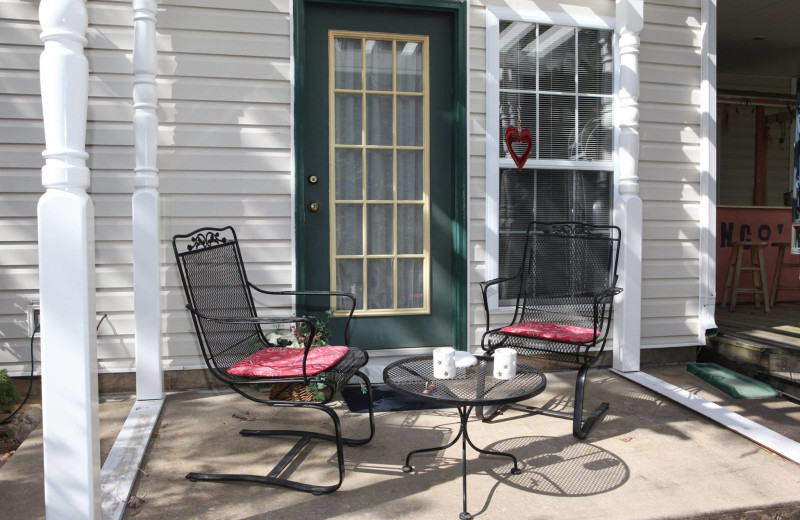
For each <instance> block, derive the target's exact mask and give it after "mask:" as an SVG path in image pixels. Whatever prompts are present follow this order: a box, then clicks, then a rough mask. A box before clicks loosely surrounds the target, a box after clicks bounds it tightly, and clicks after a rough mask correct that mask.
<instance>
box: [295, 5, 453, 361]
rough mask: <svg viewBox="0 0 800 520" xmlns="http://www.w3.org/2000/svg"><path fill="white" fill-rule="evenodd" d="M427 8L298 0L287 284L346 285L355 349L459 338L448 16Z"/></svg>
mask: <svg viewBox="0 0 800 520" xmlns="http://www.w3.org/2000/svg"><path fill="white" fill-rule="evenodd" d="M436 3H437V4H440V5H441V4H442V2H436ZM427 4H428V3H427V2H424V1H423V2H405V3H398V2H386V3H381V2H327V1H325V2H304V3H302V5H299V6H298V7H299V9H301V10H302V12H301V14H300V16H301V18H302V25H300V24H298V25H299V27H298V34H297V43H298V45H297V48H298V49H297V66H298V69H297V71H298V75H297V79H298V89H297V107H298V112H297V116H298V121H302V124H300V125H298V132H297V140H298V147H297V150H298V185H297V190H298V191H297V194H298V196H297V201H298V208H297V215H298V224H299V225H298V238H297V243H298V253H299V254H298V259H299V261H298V282H299V283H298V286H300V287H305V288H307V289H331V290H337V291H346V292H352V293H354V294H355V295H356V298H357V307H356V316H357V319H356V320H354V322H353V323H352V324H351V333H352V336H351V341H350V343H351V345H353V346H359V347H362V348H367V349H378V348H402V347H415V346H442V345H455V346H456V347H458V348H464V345H463V344H462V343H463V331H461V330H460V327H461V326H462V325H463V323H464V318H465V316H464V314H465V307H464V303H465V302H464V301H462V300H463V298H461V295H463V294H464V290H463V288H465V285H466V281H465V280H464V273H465V265H464V264H465V259H464V251H463V249H464V247H463V234H464V225H465V222H464V221H463V220H464V218H463V215H464V208H463V201H464V196H463V193H464V191H465V179H464V175H465V173H464V168H463V159H459V157H458V155H459V154H458V149H459V148H460V147H459V140H460V139H462V138H463V128H457V124H456V121H463V119H462V117H463V116H462V117H456V116H457V114H458V113H459V110H461V111H462V113H463V105H459V100H463V95H459V92H460V91H463V88H464V86H463V84H461V83H460V81H459V77H461V75H460V74H458V70H457V64H458V63H459V60H458V59H457V54H456V53H457V52H459V47H460V46H459V45H458V38H457V34H459V30H458V23H459V16H458V12H457V10H455V9H454V10H448V9H430V8H427V7H426V6H427ZM410 6H415V7H416V8H410ZM301 83H302V86H301V85H300V84H301ZM462 124H463V123H462ZM462 153H463V152H462ZM342 303H343V302H341V301H339V300H338V299H333V300H331V301H330V302H326V303H325V304H324V305H323V306H327V305H328V304H329V306H330V308H332V309H334V310H335V311H336V314H335V318H334V320H333V323H334V326H333V329H334V333H335V334H336V333H337V331H336V329H337V328H338V327H341V321H342V320H341V319H337V318H336V316H340V315H341V314H342V312H343V311H342V310H341V309H340V307H341V306H342ZM319 311H320V308H319V305H316V304H315V307H313V308H312V307H311V306H310V305H307V306H306V307H305V308H304V307H302V306H301V307H300V312H304V313H307V314H308V313H312V312H319Z"/></svg>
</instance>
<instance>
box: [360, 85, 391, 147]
mask: <svg viewBox="0 0 800 520" xmlns="http://www.w3.org/2000/svg"><path fill="white" fill-rule="evenodd" d="M393 130H394V125H393V124H392V96H383V95H377V94H368V95H367V144H378V145H386V146H391V145H392V132H393Z"/></svg>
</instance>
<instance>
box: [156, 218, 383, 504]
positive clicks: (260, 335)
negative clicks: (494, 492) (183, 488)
mask: <svg viewBox="0 0 800 520" xmlns="http://www.w3.org/2000/svg"><path fill="white" fill-rule="evenodd" d="M172 247H173V250H174V252H175V258H176V260H177V263H178V268H179V272H180V275H181V281H182V282H183V288H184V291H185V293H186V299H187V301H188V305H187V306H186V307H187V308H188V309H189V311H190V312H191V315H192V320H193V322H194V326H195V330H196V332H197V337H198V340H199V342H200V348H201V351H202V353H203V357H204V359H205V362H206V365H207V366H208V368H209V370H210V371H211V373H212V374H213V375H214V376H215V377H216V378H218V379H220V380H221V381H223V382H225V383H227V384H228V385H229V386H230V387H231V388H232V389H233V390H235V391H236V392H238V393H239V394H241V395H242V396H244V397H246V398H247V399H250V400H252V401H256V402H259V403H264V404H267V405H273V406H280V407H285V408H287V409H294V408H307V409H315V410H320V411H322V412H324V413H326V414H327V415H328V416H329V417H330V419H331V421H332V423H333V429H334V434H333V435H329V434H324V433H316V432H310V431H297V430H242V431H241V432H239V433H240V434H241V435H243V436H297V437H299V439H298V441H297V443H296V444H295V446H294V447H293V448H292V449H291V450H290V451H289V452H288V453H287V454H286V456H285V457H283V459H282V460H281V461H280V462H279V463H278V465H277V466H275V468H273V469H272V470H271V471H270V472H269V473H268V474H267V475H266V476H261V475H241V474H204V473H190V474H188V475H187V476H186V478H188V479H189V480H192V481H195V480H210V481H221V480H243V481H248V482H260V483H264V484H272V485H277V486H283V487H288V488H292V489H297V490H300V491H307V492H311V493H314V494H322V493H330V492H332V491H335V490H336V489H338V488H339V486H341V484H342V481H343V479H344V457H343V444H347V445H350V446H354V445H359V444H365V443H367V442H369V441H370V440H371V439H372V436H373V435H374V433H375V422H374V415H373V409H372V385H371V383H370V381H369V379H368V378H367V376H366V375H365V374H363V373H362V372H361V371H360V369H361V368H362V367H363V366H364V365H366V363H367V359H368V355H367V353H366V352H365V351H363V350H360V349H358V348H352V347H350V348H349V349H348V350H347V353H346V354H345V355H344V357H342V358H341V359H340V360H339V361H338V362H336V363H335V364H334V365H332V366H330V367H328V368H326V369H324V370H323V371H322V372H320V373H317V374H314V375H309V374H308V372H310V371H311V370H310V369H309V367H307V364H306V361H307V359H308V356H309V351H310V349H311V342H312V338H313V337H314V335H315V332H316V330H315V327H314V322H313V320H311V319H309V318H306V317H296V316H269V317H266V316H259V315H258V314H257V313H256V307H255V303H254V300H253V292H252V291H257V292H258V293H262V294H266V295H275V296H276V297H279V296H283V297H287V296H294V295H306V296H307V297H312V298H313V297H319V298H325V299H326V300H327V301H330V298H331V297H332V296H338V297H340V299H345V298H347V299H349V300H350V301H351V303H352V306H351V309H350V314H349V315H348V317H347V322H346V324H345V332H344V344H345V345H347V342H348V337H347V330H348V326H349V324H350V319H351V318H352V315H353V311H354V309H355V296H353V295H352V294H349V293H336V292H329V291H266V290H263V289H259V288H258V287H256V286H255V285H253V284H252V283H250V282H249V281H248V279H247V274H246V272H245V269H244V263H243V261H242V254H241V250H240V249H239V242H238V240H237V238H236V233H235V232H234V230H233V228H231V227H224V228H202V229H198V230H196V231H193V232H192V233H189V234H187V235H176V236H174V237H173V239H172ZM284 301H286V300H285V298H284ZM299 323H304V324H305V326H306V327H308V330H310V334H307V335H306V339H305V344H304V345H303V349H304V350H303V355H302V356H298V357H301V359H302V361H301V363H302V367H300V366H299V364H298V366H297V367H295V368H296V369H297V370H298V372H299V375H296V376H292V377H273V378H265V377H241V376H234V375H231V374H229V373H228V369H230V368H231V367H232V366H233V365H234V364H236V363H237V362H239V361H241V360H243V359H245V358H248V356H251V355H253V354H255V353H257V352H259V351H261V350H262V349H264V348H267V347H271V345H269V344H268V342H267V339H266V336H265V333H264V330H263V328H262V327H263V326H265V325H266V326H270V327H273V326H275V325H278V324H295V325H296V324H299ZM292 352H295V351H292ZM320 352H321V351H320ZM353 376H358V377H359V378H360V379H361V380H362V381H363V382H364V384H365V386H366V390H367V392H368V397H369V406H370V409H369V428H370V431H369V435H368V436H366V437H363V438H357V439H351V438H345V437H343V436H342V431H341V425H340V421H339V417H338V416H337V414H336V412H335V411H333V410H332V409H331V408H330V407H329V406H327V404H328V403H329V402H330V401H331V400H332V399H333V398H334V396H335V395H336V393H337V392H339V391H340V390H341V389H342V388H343V387H344V386H345V385H346V384H347V383H348V382H349V381H350V379H351V378H352V377H353ZM293 383H297V384H299V385H300V386H299V387H300V388H304V387H305V386H307V385H309V384H312V383H314V384H315V386H314V388H316V389H318V390H319V392H318V395H319V394H321V395H323V396H324V400H322V401H310V402H309V401H304V400H298V399H299V397H297V394H296V393H293V392H290V391H289V389H291V388H293V385H292V384H293ZM270 385H281V386H279V387H278V386H276V388H282V389H284V390H283V394H285V395H281V393H280V392H278V393H277V395H276V392H266V393H265V392H263V389H264V388H265V387H268V386H270ZM297 387H298V385H294V388H297ZM312 439H317V440H322V441H328V442H333V443H335V444H336V456H337V461H338V466H339V481H338V483H336V484H332V485H325V486H323V485H312V484H308V483H303V482H297V481H293V480H289V479H286V478H282V477H281V476H280V475H281V474H282V473H283V472H284V471H285V470H286V469H287V467H288V466H289V464H290V463H291V462H292V460H294V459H295V458H296V457H297V455H299V454H300V453H301V451H302V448H303V447H304V446H305V445H306V444H308V443H309V442H310V441H311V440H312Z"/></svg>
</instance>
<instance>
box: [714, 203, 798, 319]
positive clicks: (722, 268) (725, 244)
mask: <svg viewBox="0 0 800 520" xmlns="http://www.w3.org/2000/svg"><path fill="white" fill-rule="evenodd" d="M791 230H792V210H791V208H718V209H717V302H721V301H722V295H723V294H724V291H725V280H726V277H727V276H728V265H729V263H730V258H731V249H732V248H731V244H730V243H731V242H736V241H742V240H752V241H754V242H767V243H768V244H770V245H769V246H767V247H766V248H764V261H765V262H766V264H767V265H766V270H767V291H771V290H772V279H773V277H774V274H775V262H776V260H777V256H778V248H777V246H773V245H772V244H774V243H776V242H791V241H792V237H791ZM744 255H745V260H743V265H749V259H750V256H749V249H746V250H745V252H744ZM799 260H800V255H792V254H791V247H787V248H786V255H785V258H784V261H785V262H795V263H796V262H798V261H799ZM781 285H792V286H794V287H797V289H791V290H790V289H781V291H780V293H779V295H778V301H779V302H782V301H800V268H798V267H785V268H784V269H783V272H782V273H781ZM739 286H740V287H744V288H752V287H753V277H752V275H751V273H750V272H745V273H744V274H742V276H741V281H740V282H739ZM770 296H772V294H771V293H770ZM742 301H744V302H752V301H753V295H752V294H739V295H737V296H736V302H737V303H738V302H742Z"/></svg>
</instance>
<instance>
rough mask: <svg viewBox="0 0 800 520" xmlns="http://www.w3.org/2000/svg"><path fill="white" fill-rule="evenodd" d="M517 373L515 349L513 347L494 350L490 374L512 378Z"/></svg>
mask: <svg viewBox="0 0 800 520" xmlns="http://www.w3.org/2000/svg"><path fill="white" fill-rule="evenodd" d="M516 375H517V351H516V350H514V349H513V348H499V349H497V350H495V351H494V355H493V363H492V376H494V377H495V378H497V379H514V376H516Z"/></svg>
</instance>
